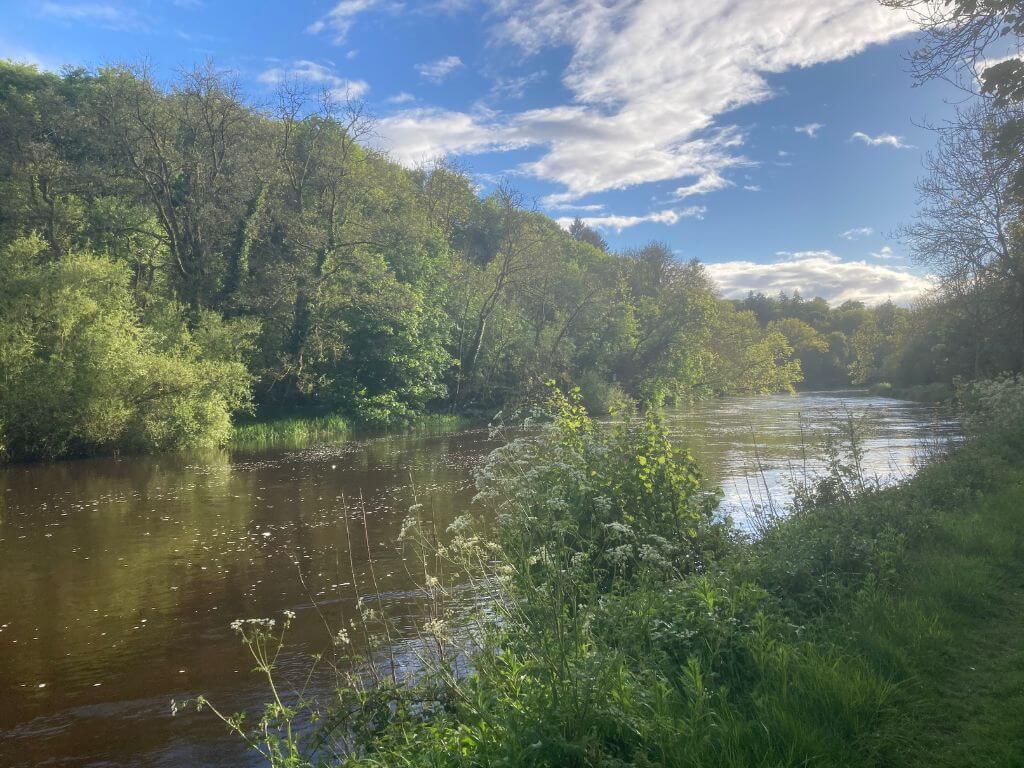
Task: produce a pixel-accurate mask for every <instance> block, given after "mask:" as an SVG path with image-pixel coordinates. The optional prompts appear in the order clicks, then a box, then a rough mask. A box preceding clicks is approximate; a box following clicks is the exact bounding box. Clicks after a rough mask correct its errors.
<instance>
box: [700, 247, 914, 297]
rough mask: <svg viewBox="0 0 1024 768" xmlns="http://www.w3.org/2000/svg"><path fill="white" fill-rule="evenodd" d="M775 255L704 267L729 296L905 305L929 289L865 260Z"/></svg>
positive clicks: (809, 254) (899, 272)
mask: <svg viewBox="0 0 1024 768" xmlns="http://www.w3.org/2000/svg"><path fill="white" fill-rule="evenodd" d="M777 256H779V257H780V260H779V261H776V262H774V263H770V264H759V263H757V262H753V261H728V262H723V263H719V264H708V265H707V269H708V273H709V274H710V275H711V277H712V278H714V280H715V282H717V283H718V285H719V287H720V288H721V290H722V293H723V295H724V296H726V297H727V298H742V297H744V296H746V295H747V293H748V292H750V291H759V292H761V293H766V294H769V295H772V294H775V293H778V292H779V291H785V292H787V293H793V292H795V291H799V292H800V293H801V295H803V296H806V297H811V296H821V297H822V298H823V299H825V300H826V301H828V302H829V303H831V304H840V303H842V302H844V301H863V302H864V303H866V304H881V303H883V302H885V301H889V300H892V301H894V302H896V303H897V304H904V305H906V304H910V303H911V302H912V301H914V299H916V298H918V297H919V296H921V295H922V294H924V293H927V292H928V291H929V290H930V289H931V288H932V287H933V283H932V281H931V280H930V279H929V278H927V277H921V276H920V275H915V274H913V273H912V272H909V271H907V270H903V269H897V268H895V267H890V266H884V265H881V264H869V263H868V262H866V261H846V260H844V259H842V258H840V257H839V256H837V255H836V254H834V253H832V252H831V251H800V252H796V253H780V254H777Z"/></svg>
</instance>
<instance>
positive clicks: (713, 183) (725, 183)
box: [675, 171, 732, 200]
mask: <svg viewBox="0 0 1024 768" xmlns="http://www.w3.org/2000/svg"><path fill="white" fill-rule="evenodd" d="M731 186H732V182H731V181H729V180H728V179H726V178H725V177H724V176H722V175H721V174H720V173H718V172H717V171H710V172H708V173H705V174H704V175H703V176H701V177H700V178H699V179H697V181H695V182H694V183H693V184H690V185H688V186H682V187H679V188H678V189H676V193H675V195H676V199H677V200H682V199H683V198H684V197H690V196H692V195H706V194H707V193H708V192H716V191H717V190H719V189H725V188H726V187H731Z"/></svg>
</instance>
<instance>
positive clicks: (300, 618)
mask: <svg viewBox="0 0 1024 768" xmlns="http://www.w3.org/2000/svg"><path fill="white" fill-rule="evenodd" d="M844 414H846V415H853V416H854V417H855V419H856V421H857V422H858V423H859V424H861V426H862V429H863V433H864V437H865V456H864V463H865V465H866V467H867V468H868V469H869V471H870V472H871V474H872V475H876V474H877V475H878V476H880V477H886V478H889V481H895V480H898V479H899V478H902V477H905V476H906V474H907V473H908V472H912V471H913V469H914V468H915V467H916V466H918V465H919V464H920V463H922V462H923V461H925V460H926V458H927V456H929V455H930V454H931V453H932V451H933V450H934V449H935V447H936V446H937V445H939V446H940V445H941V444H943V443H945V442H947V441H949V440H955V439H957V436H958V434H959V431H958V427H957V425H955V424H951V423H947V422H945V421H942V420H941V419H937V417H936V415H935V413H934V412H933V411H932V410H931V409H930V408H928V407H924V406H920V405H917V404H914V403H903V402H900V401H896V400H892V399H888V398H872V397H867V396H865V395H864V394H863V393H846V394H845V395H837V394H835V393H813V394H809V393H804V394H800V395H795V396H789V395H771V396H759V397H734V398H722V399H716V400H711V401H706V402H702V403H699V404H697V405H695V406H694V407H691V408H688V409H686V410H682V411H669V412H667V413H666V424H667V427H668V429H669V430H670V432H671V434H672V436H673V439H674V440H675V441H676V442H677V443H678V444H680V445H685V446H687V447H688V448H689V449H690V450H692V452H693V454H694V456H695V457H696V458H697V460H698V462H699V464H700V465H701V467H703V468H704V470H705V473H706V476H705V481H706V482H707V483H708V484H709V485H720V486H721V487H722V488H723V492H724V497H723V499H722V505H721V508H722V509H725V510H727V511H728V512H729V513H730V514H732V515H733V516H734V517H736V518H737V519H738V520H745V519H746V517H745V516H746V515H747V513H748V511H749V510H750V508H751V505H752V504H760V503H763V502H764V501H765V500H766V499H768V498H771V499H772V500H774V502H775V503H776V504H777V505H779V506H784V505H785V504H786V503H787V499H788V493H789V480H788V478H793V477H797V476H800V475H801V474H802V473H803V472H804V471H805V469H809V470H810V471H817V470H818V469H819V468H820V463H816V462H813V461H811V459H812V458H813V456H810V455H809V454H812V453H815V451H811V450H809V445H810V444H812V443H813V442H814V440H813V439H812V438H813V437H814V436H815V435H818V434H819V433H821V432H822V431H825V430H828V429H829V428H830V426H831V425H832V424H833V423H834V421H835V419H837V418H842V417H843V416H844ZM500 443H501V439H500V438H499V439H494V438H492V436H491V435H490V433H489V431H488V430H487V429H485V428H469V429H459V430H455V431H450V430H447V431H446V430H443V429H441V430H437V431H436V432H435V431H429V430H428V431H426V432H422V431H421V432H415V433H406V434H398V435H379V436H375V437H371V438H360V437H358V436H352V435H350V436H348V437H346V438H344V439H341V440H324V441H312V442H310V443H308V444H305V445H303V446H298V447H294V446H291V445H288V444H287V443H285V444H280V443H278V444H276V445H275V446H273V447H269V448H267V449H265V450H235V451H227V452H217V453H212V454H204V455H202V456H197V457H190V456H187V455H179V454H165V455H158V456H132V457H129V456H122V457H119V458H93V459H79V460H74V461H61V462H55V463H39V464H17V465H10V466H7V467H5V468H3V469H0V504H2V506H3V514H2V516H0V583H2V584H4V585H5V586H6V585H10V586H7V587H6V588H5V589H4V590H0V617H2V618H0V624H7V625H8V626H6V627H5V628H4V629H3V630H0V764H3V765H5V766H6V765H11V766H16V767H17V768H21V766H35V765H38V764H41V763H46V762H48V761H49V762H57V763H60V764H62V765H65V766H85V765H90V764H94V763H98V762H102V763H105V764H107V765H110V766H146V768H150V766H158V767H163V766H167V767H171V766H174V767H175V768H176V767H177V766H179V765H181V764H183V763H187V764H190V765H195V766H204V767H207V766H217V767H218V768H220V767H222V766H238V765H242V764H247V763H246V760H247V758H246V752H245V749H244V746H243V745H241V744H239V743H237V742H236V741H235V740H234V739H232V738H230V737H229V736H228V735H227V734H226V733H225V731H224V729H223V728H222V727H221V725H220V723H218V722H215V721H212V720H211V719H210V718H209V717H208V716H207V715H197V714H196V713H194V712H180V713H179V714H178V716H177V717H174V718H172V717H171V716H170V713H169V702H170V700H171V699H178V700H180V699H183V698H188V697H189V696H194V695H197V694H199V693H205V694H208V695H209V696H210V697H211V699H213V700H215V701H216V702H218V703H219V704H221V705H223V706H224V707H225V708H227V709H231V710H235V709H250V708H251V707H253V706H255V705H256V704H257V703H258V702H259V701H260V699H261V696H262V690H261V688H260V686H259V681H258V680H256V679H254V678H253V676H252V675H251V674H249V670H250V668H251V661H250V660H249V659H247V657H246V655H245V652H244V649H242V648H241V647H240V646H239V644H238V641H237V637H236V636H235V635H234V633H233V632H232V631H231V629H230V628H229V624H230V623H231V621H232V620H234V619H236V618H242V617H251V616H279V615H280V613H281V611H283V610H292V611H295V612H296V613H297V619H296V621H295V624H294V626H293V628H292V630H291V633H290V634H291V642H292V646H291V648H290V649H289V652H288V653H287V654H286V655H285V659H284V664H285V666H286V667H287V668H289V669H302V668H304V664H305V661H306V660H308V656H309V654H311V653H317V652H320V651H323V650H324V644H325V641H326V640H327V639H328V638H327V636H326V635H325V632H324V627H323V622H322V621H321V619H320V617H319V616H318V615H317V612H316V610H315V609H314V608H313V602H312V601H313V600H315V601H317V602H318V603H321V604H324V605H326V606H329V610H328V615H330V616H332V617H333V616H337V615H339V614H344V615H351V614H352V611H353V610H354V606H355V604H356V601H357V596H356V595H357V592H358V594H366V591H367V590H370V589H372V586H373V585H372V582H371V579H370V574H369V571H368V561H369V559H370V558H371V557H372V559H373V561H374V563H376V564H377V565H378V568H377V574H376V575H377V580H378V583H379V586H380V589H381V592H382V593H384V597H383V600H382V603H381V605H380V608H381V609H382V611H383V612H384V613H385V614H386V615H387V616H388V617H389V618H390V619H392V620H393V621H395V622H396V623H397V624H399V625H400V626H401V628H403V629H402V633H400V637H398V638H396V639H397V643H396V654H397V656H398V658H399V659H402V660H414V650H415V649H414V644H413V645H410V644H409V643H408V642H407V641H408V640H409V639H410V638H412V639H413V640H415V637H416V635H415V632H414V627H415V625H416V623H417V622H418V621H419V619H420V618H421V617H422V615H423V614H422V612H423V610H424V605H423V603H422V601H421V600H420V597H419V593H418V591H417V589H416V586H415V583H414V582H413V581H411V580H410V578H409V575H408V574H407V572H406V570H405V568H404V564H403V562H402V560H401V558H400V557H396V552H395V544H396V541H397V537H398V536H399V534H400V532H401V526H402V521H403V518H404V516H405V514H406V510H408V508H409V506H411V505H412V504H414V503H416V502H417V501H418V502H419V503H422V504H424V506H425V508H426V509H429V510H432V511H433V514H434V515H435V518H436V521H437V525H438V526H439V528H441V529H444V528H445V527H447V526H448V525H449V524H450V523H451V522H452V521H453V520H454V519H455V518H457V517H458V516H459V515H462V514H464V513H465V512H467V511H468V510H470V509H472V505H471V499H472V497H473V496H474V494H475V493H476V488H475V486H474V483H473V475H474V472H475V471H476V469H478V468H479V466H480V463H481V462H482V461H483V460H484V459H485V457H486V456H487V455H488V454H489V453H490V452H491V451H492V450H493V449H494V448H495V447H497V446H498V445H500ZM765 480H767V483H765ZM363 509H365V512H366V517H365V521H366V523H367V524H368V530H367V534H368V535H367V536H366V538H367V539H368V542H367V541H364V534H363V532H362V530H363V525H364V518H363V515H362V510H363ZM346 514H347V516H348V518H349V520H350V522H351V523H352V526H353V529H352V535H353V537H354V540H353V541H352V543H351V546H349V542H348V537H347V536H346V530H345V526H344V522H343V521H344V519H345V517H346ZM367 544H368V545H369V546H368V547H367ZM350 553H351V557H352V559H353V560H354V563H355V570H356V572H357V576H358V578H357V579H355V580H353V579H352V578H351V577H349V576H348V575H347V573H348V571H349V556H350ZM300 566H301V567H300ZM343 574H345V575H343ZM303 580H305V585H304V584H303ZM182 670H184V671H182ZM97 683H98V684H99V685H97ZM40 684H45V687H42V688H40V687H39V686H40ZM317 684H318V685H321V686H322V690H324V691H328V692H329V691H330V686H331V685H332V684H333V680H332V679H330V678H329V677H328V679H318V680H317ZM114 730H117V731H118V732H119V733H121V734H122V736H121V737H120V738H119V739H117V740H111V739H106V738H103V734H106V733H110V732H112V731H114Z"/></svg>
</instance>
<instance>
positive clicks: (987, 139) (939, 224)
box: [902, 105, 1024, 370]
mask: <svg viewBox="0 0 1024 768" xmlns="http://www.w3.org/2000/svg"><path fill="white" fill-rule="evenodd" d="M1016 112H1017V111H1016V110H1014V111H1013V113H1012V114H1009V113H1007V111H1006V110H1004V109H999V108H992V107H989V106H987V105H981V106H978V107H974V108H972V109H970V110H966V111H964V112H962V113H961V114H960V117H959V119H958V120H957V121H955V122H953V123H952V124H950V125H949V126H946V127H944V128H941V129H939V142H938V146H937V148H936V150H935V152H934V153H931V154H930V155H929V156H928V157H927V159H926V167H927V169H928V176H927V177H926V178H925V179H923V180H922V181H921V182H919V184H918V192H919V196H920V200H921V207H920V210H919V212H918V214H917V216H916V219H915V221H914V223H913V224H911V225H909V226H907V227H905V228H904V229H903V232H902V234H903V236H904V237H905V238H906V240H907V241H908V242H909V244H910V246H911V250H912V253H913V255H914V257H915V258H916V259H917V260H918V261H919V262H920V263H922V264H924V265H926V266H928V267H929V268H930V269H932V270H934V271H935V273H936V274H938V275H939V277H940V278H941V280H942V284H943V286H944V287H945V290H947V291H953V292H956V291H961V290H962V286H964V285H973V286H976V287H980V286H983V285H992V286H995V285H1001V286H1004V289H1003V290H996V291H989V292H981V291H979V292H978V293H976V298H977V299H978V300H983V299H986V298H996V297H1000V298H1003V299H1006V298H1008V299H1009V302H1008V304H1007V305H1006V307H1005V309H1007V310H1009V311H1006V312H1005V313H1004V316H1003V318H1002V320H1001V322H1004V323H1008V324H1012V327H1014V328H1015V329H1017V333H1016V334H1015V335H1016V339H1015V341H1014V345H1015V347H1016V349H1017V350H1018V360H1017V361H1016V363H1015V367H1016V368H1017V369H1018V370H1019V369H1020V367H1021V366H1022V365H1024V243H1022V242H1021V235H1022V231H1021V224H1022V219H1021V214H1022V212H1024V209H1022V207H1021V202H1022V201H1021V198H1019V197H1018V196H1017V195H1016V194H1014V193H1013V192H1012V189H1011V186H1012V178H1013V175H1014V173H1015V172H1016V169H1017V165H1018V161H1017V159H1016V158H1009V157H1007V156H1006V155H1005V154H1003V153H1002V152H1000V151H999V148H998V147H997V142H998V138H997V137H998V134H999V131H1000V129H1001V126H1002V125H1003V124H1005V121H1006V120H1013V119H1017V116H1016Z"/></svg>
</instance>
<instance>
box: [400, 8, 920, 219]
mask: <svg viewBox="0 0 1024 768" xmlns="http://www.w3.org/2000/svg"><path fill="white" fill-rule="evenodd" d="M487 18H490V19H494V20H495V22H494V26H493V28H492V31H491V35H492V37H493V39H494V41H495V42H496V43H498V44H512V45H515V46H518V47H519V48H520V49H522V50H523V51H524V52H525V53H526V54H527V55H529V54H532V53H535V52H538V51H540V50H541V49H544V48H555V47H559V48H560V47H565V48H567V49H568V50H569V52H570V61H569V64H568V66H567V68H566V70H565V71H564V72H563V75H562V82H563V85H564V86H565V87H566V89H567V90H568V91H569V92H570V95H571V100H570V101H568V102H567V103H565V104H562V105H556V106H552V107H549V108H544V109H534V110H528V111H524V112H519V113H505V114H499V115H494V114H490V113H464V118H465V120H466V121H468V122H471V123H473V124H474V130H472V131H467V135H468V136H469V138H470V140H471V143H470V147H473V148H476V147H478V146H479V144H480V142H479V135H480V134H481V133H487V134H500V135H502V136H503V137H504V138H505V140H506V141H507V142H508V143H509V145H511V146H517V147H520V146H534V147H540V148H542V149H541V154H540V156H539V157H538V158H537V159H536V160H533V161H532V162H529V163H526V164H524V165H523V166H521V167H520V168H519V169H518V170H519V172H521V173H526V174H528V175H531V176H534V177H536V178H539V179H543V180H546V181H549V182H553V183H555V184H558V185H560V186H561V187H562V189H563V190H564V191H563V192H559V193H557V194H558V195H561V196H563V199H562V202H565V200H566V199H571V198H580V197H582V196H584V195H587V194H591V193H597V192H601V191H605V190H610V189H624V188H627V187H631V186H635V185H639V184H645V183H651V182H657V181H666V180H676V179H685V178H688V177H689V178H698V179H700V178H703V177H706V176H708V175H709V174H712V173H715V174H719V175H722V174H723V173H724V172H725V171H726V170H728V169H729V168H732V167H735V166H737V165H740V164H743V163H744V162H745V159H744V158H743V156H742V153H741V147H742V144H743V135H742V133H741V132H740V131H739V130H738V129H737V128H736V127H734V126H730V125H728V124H723V123H721V122H719V121H720V119H721V116H722V115H724V114H726V113H727V112H729V111H731V110H733V109H735V108H736V107H739V106H742V105H745V104H751V103H754V102H758V101H762V100H764V99H767V98H769V97H770V96H771V95H772V92H771V88H770V86H769V85H768V82H767V80H766V75H769V74H775V73H780V72H784V71H786V70H789V69H793V68H797V67H809V66H812V65H815V64H818V63H821V62H826V61H835V60H838V59H842V58H845V57H847V56H850V55H853V54H855V53H858V52H860V51H862V50H864V49H865V48H866V47H867V46H869V45H872V44H876V43H882V42H886V41H888V40H891V39H893V38H894V37H896V36H898V35H901V34H903V33H906V32H909V31H910V30H911V25H910V23H909V22H908V21H907V19H906V18H905V17H904V16H903V15H902V14H898V13H893V12H892V11H891V10H888V9H885V8H882V7H880V6H879V5H878V4H876V3H875V2H873V1H872V0H830V1H829V2H814V1H813V0H775V2H772V3H770V4H769V3H765V2H764V0H707V1H706V2H702V3H689V2H681V1H680V0H602V2H595V0H491V14H490V15H489V16H488V17H487ZM408 119H411V116H410V117H409V118H408ZM388 129H389V126H388V125H386V124H385V125H382V126H380V130H381V134H382V135H383V136H384V137H385V139H386V140H387V141H388V142H389V143H390V144H391V146H398V138H397V137H394V136H391V135H390V134H389V132H388ZM446 145H447V147H448V148H449V151H452V152H455V153H457V152H459V151H461V148H460V147H459V146H458V144H457V143H455V142H447V143H446ZM598 160H599V161H598Z"/></svg>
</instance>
